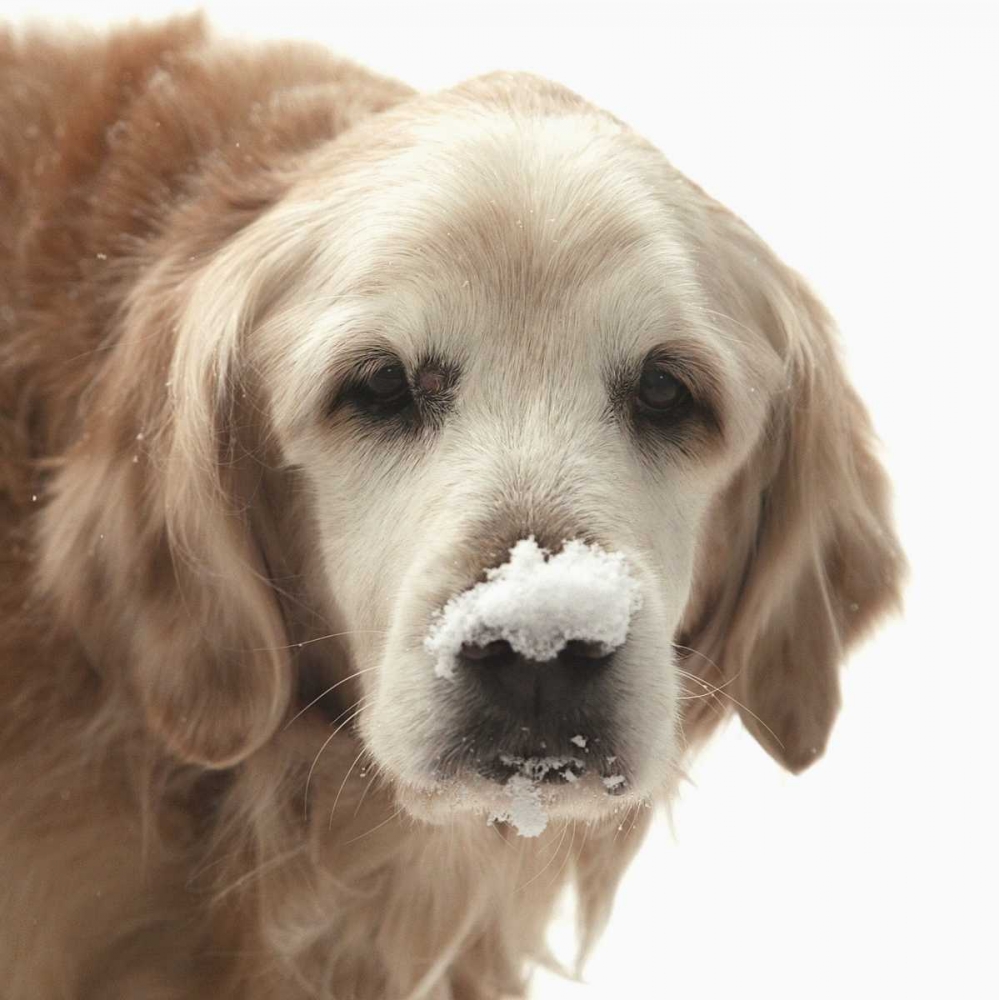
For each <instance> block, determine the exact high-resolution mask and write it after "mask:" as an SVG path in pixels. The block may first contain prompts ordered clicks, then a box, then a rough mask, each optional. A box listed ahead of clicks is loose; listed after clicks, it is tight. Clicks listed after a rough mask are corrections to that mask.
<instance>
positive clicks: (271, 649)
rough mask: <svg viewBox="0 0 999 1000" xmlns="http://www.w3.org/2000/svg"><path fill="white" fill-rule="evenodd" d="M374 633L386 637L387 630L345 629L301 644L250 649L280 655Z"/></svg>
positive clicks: (305, 640) (252, 651)
mask: <svg viewBox="0 0 999 1000" xmlns="http://www.w3.org/2000/svg"><path fill="white" fill-rule="evenodd" d="M369 632H370V633H375V634H378V635H387V634H388V629H384V628H352V629H347V630H346V631H344V632H330V633H329V634H328V635H319V636H316V637H315V638H313V639H303V640H302V641H301V642H290V643H288V645H287V646H260V647H259V648H257V649H251V650H250V652H251V653H280V652H284V651H286V650H290V649H302V648H303V647H304V646H311V645H312V644H313V643H316V642H325V641H326V640H327V639H339V638H340V637H341V636H345V635H363V634H366V633H369Z"/></svg>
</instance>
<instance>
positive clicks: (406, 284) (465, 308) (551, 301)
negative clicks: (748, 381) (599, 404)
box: [354, 117, 693, 365]
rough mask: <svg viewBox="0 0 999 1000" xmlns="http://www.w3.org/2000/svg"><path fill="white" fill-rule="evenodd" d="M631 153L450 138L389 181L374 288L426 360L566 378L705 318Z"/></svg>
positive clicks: (385, 171)
mask: <svg viewBox="0 0 999 1000" xmlns="http://www.w3.org/2000/svg"><path fill="white" fill-rule="evenodd" d="M629 149H630V147H629V146H628V144H627V143H623V142H622V141H620V139H619V137H617V136H616V135H614V134H610V135H605V134H601V133H597V134H595V133H594V129H593V123H592V121H590V120H584V119H579V120H565V119H555V120H539V121H528V122H522V121H521V122H517V121H510V120H507V119H504V118H502V117H497V118H496V119H495V120H493V121H490V122H489V124H488V127H484V128H483V129H481V130H479V131H475V130H473V132H472V134H470V135H465V134H460V135H454V134H448V133H447V131H446V130H443V131H442V132H441V133H440V134H438V135H436V136H435V138H434V141H427V142H424V143H420V144H417V145H416V146H414V147H413V148H411V149H409V150H407V151H406V153H405V154H404V155H400V156H398V157H395V158H393V159H391V160H390V161H389V162H388V163H386V164H384V165H383V166H382V168H381V176H382V179H383V180H385V181H389V182H390V183H387V184H386V185H385V186H384V187H383V188H382V189H381V190H382V191H383V192H384V197H380V198H379V200H378V204H377V205H376V206H374V207H373V208H372V209H371V216H370V218H369V220H368V222H367V224H365V225H364V240H363V242H364V244H366V252H364V253H362V254H360V255H359V256H356V257H355V258H354V262H355V266H356V267H357V268H358V278H359V283H360V284H361V285H363V287H365V288H366V289H367V290H368V291H369V292H371V293H373V298H374V299H376V300H377V301H378V302H379V308H380V309H382V310H385V311H387V312H389V313H392V314H394V315H395V316H396V317H397V318H399V319H403V318H405V322H404V323H403V324H400V325H401V326H403V325H404V326H405V327H406V328H407V330H408V333H407V334H406V336H407V339H412V340H413V341H414V344H413V347H414V348H416V347H417V346H418V343H416V342H418V341H419V340H420V339H421V338H422V339H424V340H426V339H427V338H430V339H432V340H433V341H434V346H435V347H438V348H447V349H453V350H455V351H457V352H461V351H463V350H466V351H467V350H468V349H469V347H470V345H471V344H472V343H474V345H475V346H476V348H477V349H478V350H480V351H485V352H486V353H488V351H489V348H490V346H495V347H496V349H497V350H499V351H511V350H513V351H515V352H516V353H517V354H518V355H519V356H524V355H533V356H536V357H539V358H540V357H542V356H544V355H545V354H550V353H551V351H553V350H554V351H556V352H559V353H560V357H559V358H558V360H559V361H560V363H561V364H563V365H565V364H569V363H570V362H571V357H570V356H569V355H566V354H565V353H564V352H565V351H566V349H568V348H571V349H572V350H573V352H574V353H573V355H572V357H580V355H581V354H582V355H584V356H585V355H586V354H587V352H588V351H591V350H592V351H602V352H604V353H606V350H607V346H608V345H617V348H618V349H619V350H620V351H622V352H624V353H633V350H634V349H635V345H637V344H640V343H642V342H644V341H648V342H649V343H655V342H656V340H659V339H662V338H663V337H664V336H665V335H666V333H667V328H668V327H670V326H679V325H681V323H682V320H683V319H684V312H685V310H688V311H689V309H690V307H691V304H690V302H689V300H688V299H686V298H685V297H684V295H682V294H680V292H679V291H678V290H681V289H689V288H691V287H692V285H693V282H692V279H691V274H692V271H693V265H692V262H691V261H690V260H689V258H688V256H687V253H686V251H685V249H684V245H683V242H682V240H680V239H679V238H678V237H677V236H676V234H675V233H672V232H671V227H670V218H669V211H668V207H667V206H666V205H664V204H663V203H662V201H661V200H660V199H659V198H658V197H657V193H656V192H654V191H653V190H652V189H651V188H650V186H649V184H648V182H647V179H646V178H645V177H644V176H643V174H642V172H641V170H640V169H638V168H637V167H636V165H635V163H634V162H632V159H631V158H630V152H629Z"/></svg>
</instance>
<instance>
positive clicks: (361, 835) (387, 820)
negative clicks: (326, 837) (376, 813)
mask: <svg viewBox="0 0 999 1000" xmlns="http://www.w3.org/2000/svg"><path fill="white" fill-rule="evenodd" d="M405 811H406V810H405V808H404V807H403V806H399V808H398V809H396V811H395V812H394V813H392V815H391V816H387V817H386V818H385V819H383V820H382V821H381V822H380V823H376V824H375V825H374V826H373V827H371V829H370V830H365V831H364V833H359V834H358V835H357V836H356V837H351V838H350V840H345V841H343V846H344V847H347V846H348V845H350V844H356V843H357V841H359V840H364V838H365V837H370V836H371V834H373V833H375V832H376V831H378V830H380V829H381V828H382V827H383V826H386V825H387V824H389V823H391V822H392V820H394V819H398V818H399V817H400V816H401V815H402V814H403V813H404V812H405Z"/></svg>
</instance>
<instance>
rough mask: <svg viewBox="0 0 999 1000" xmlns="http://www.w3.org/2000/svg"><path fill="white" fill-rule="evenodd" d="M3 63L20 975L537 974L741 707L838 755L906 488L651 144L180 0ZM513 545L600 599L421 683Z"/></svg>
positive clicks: (457, 981) (26, 978)
mask: <svg viewBox="0 0 999 1000" xmlns="http://www.w3.org/2000/svg"><path fill="white" fill-rule="evenodd" d="M0 93H2V95H3V108H4V111H3V115H2V117H0V213H2V220H3V225H2V228H0V406H2V409H0V449H2V452H0V454H2V465H0V468H2V480H0V487H2V489H0V531H2V545H0V566H2V577H0V614H2V621H3V628H2V630H0V664H2V666H0V713H2V715H0V719H2V724H0V874H2V877H0V886H2V887H3V888H2V890H0V892H2V898H3V905H2V908H0V970H2V976H3V981H4V983H5V984H6V996H8V997H10V998H11V1000H22V998H23V1000H28V998H30V1000H55V998H69V997H73V998H80V1000H83V998H87V1000H90V998H94V1000H97V998H116V1000H119V998H121V1000H129V998H142V1000H153V998H155V1000H167V998H170V1000H173V998H184V1000H199V998H206V1000H207V998H212V1000H224V998H240V1000H255V998H261V1000H262V998H268V1000H276V998H279V997H280V998H282V1000H291V998H306V997H310V998H311V997H323V998H337V1000H368V998H372V1000H373V998H380V1000H386V998H388V1000H402V998H407V1000H417V998H434V1000H446V998H447V1000H485V998H496V997H499V996H507V995H515V996H520V995H523V992H524V990H525V989H526V986H527V981H528V977H529V974H530V969H531V968H532V966H533V965H534V964H536V963H537V962H541V961H545V959H546V955H545V950H544V937H545V928H546V924H547V922H548V919H549V915H550V914H551V912H552V908H553V905H554V902H555V900H556V899H557V898H558V896H559V895H560V893H561V892H562V891H563V889H564V888H565V886H566V885H570V884H571V885H572V886H573V887H574V889H575V892H576V894H577V898H578V905H579V910H580V924H581V936H580V950H581V954H585V953H586V951H587V950H588V949H589V947H590V946H591V945H592V943H593V941H594V940H595V937H596V935H597V934H598V933H599V931H600V929H601V927H602V925H603V923H604V921H605V920H606V918H607V916H608V913H609V909H610V904H611V899H612V897H613V893H614V888H615V886H616V884H617V882H618V880H619V878H620V876H621V874H622V872H623V871H624V870H625V868H626V867H627V865H628V862H629V860H630V858H631V857H632V856H633V854H634V851H635V850H636V849H637V847H638V845H639V844H640V842H641V839H642V836H643V834H644V832H645V830H646V828H647V826H648V823H649V819H650V816H651V815H652V811H651V810H650V809H649V805H650V804H653V803H657V802H664V801H668V799H669V797H670V795H671V794H672V792H673V790H674V789H675V788H676V786H677V783H678V781H679V780H680V779H681V776H682V773H683V766H684V762H685V761H686V760H687V759H688V758H689V756H690V755H691V754H692V753H694V752H695V751H696V749H697V747H698V746H699V745H700V744H701V743H702V742H703V741H704V740H705V739H706V738H707V736H708V735H709V734H710V733H711V731H712V730H713V729H714V728H715V727H716V726H717V724H718V723H719V721H720V720H721V719H723V718H724V717H725V716H726V715H728V714H729V711H730V709H731V710H734V711H736V712H737V713H738V715H739V716H740V717H741V720H742V722H743V723H744V724H745V726H746V727H748V729H749V731H750V732H751V733H752V735H753V736H754V737H755V738H756V739H757V740H758V741H759V743H760V744H761V745H762V746H763V748H764V749H765V750H766V751H767V752H768V753H769V754H770V755H772V756H773V757H774V758H775V759H776V761H777V762H778V763H779V764H780V765H782V766H783V767H785V768H787V769H789V770H790V771H793V772H798V771H801V770H802V769H804V768H806V767H808V766H809V765H810V764H811V763H813V762H814V761H815V760H816V759H817V758H818V757H819V756H820V755H821V753H822V752H823V749H824V747H825V745H826V741H827V737H828V735H829V731H830V727H831V726H832V724H833V721H834V717H835V715H836V713H837V709H838V704H839V688H838V680H837V672H838V667H839V665H840V663H841V662H842V661H843V659H844V656H845V655H846V653H847V651H848V650H849V649H850V647H851V646H852V644H853V643H855V642H856V641H857V640H858V639H859V638H860V637H862V636H863V635H864V634H865V633H867V632H868V631H869V629H870V628H871V626H872V625H873V624H874V623H875V622H876V621H878V620H879V619H880V618H881V617H882V616H883V615H884V614H885V613H886V612H888V611H890V610H892V609H894V608H895V607H897V605H898V601H899V592H900V585H901V580H902V578H903V574H904V568H905V563H904V557H903V554H902V552H901V550H900V547H899V544H898V542H897V540H896V537H895V535H894V533H893V527H892V520H891V513H890V498H889V484H888V482H887V478H886V474H885V472H884V470H883V468H882V466H881V464H880V462H879V459H878V457H877V445H876V441H875V438H874V435H873V432H872V428H871V423H870V420H869V418H868V415H867V413H866V411H865V409H864V407H863V405H862V403H861V401H860V400H859V398H858V396H857V394H856V393H855V391H854V389H853V388H852V387H851V385H850V383H849V381H848V379H847V377H846V375H845V373H844V369H843V366H842V364H841V362H840V360H839V358H838V347H837V342H836V335H835V332H834V327H833V323H832V321H831V319H830V317H829V315H828V313H827V312H826V311H825V309H824V308H823V307H822V306H821V305H820V304H819V302H818V301H817V300H816V298H815V296H814V295H813V294H812V292H811V291H810V290H809V289H808V287H807V286H806V285H805V283H804V282H803V280H802V279H801V278H800V277H799V276H798V275H797V274H796V273H795V272H793V271H792V270H790V269H789V268H788V267H787V266H786V265H784V264H783V263H782V262H781V261H780V260H778V259H777V257H776V256H775V255H774V254H773V253H772V252H771V251H770V250H769V249H768V248H767V247H766V246H765V245H764V244H763V242H762V241H761V240H760V239H759V238H758V237H757V236H756V235H755V234H754V233H753V232H752V231H751V230H750V229H749V228H748V227H747V226H746V225H745V224H744V223H742V222H741V221H740V220H739V219H738V218H736V217H735V216H734V215H733V214H732V213H730V212H729V211H727V210H726V209H724V208H723V207H722V206H720V205H719V204H718V203H716V202H715V201H713V200H712V199H711V198H710V197H709V196H708V195H707V194H705V193H704V192H703V191H702V190H701V189H700V188H699V187H697V186H696V185H695V184H693V183H692V182H691V181H689V180H688V179H687V178H686V177H684V176H683V175H682V174H680V173H679V172H678V171H676V170H675V169H674V168H673V167H672V166H671V165H670V164H669V163H668V162H667V161H666V159H665V158H664V157H663V155H662V154H661V153H660V152H659V151H658V150H657V149H656V148H654V147H653V146H652V145H651V144H650V143H648V142H646V141H645V140H644V139H642V138H641V137H640V136H638V135H636V134H635V133H634V132H633V131H632V130H631V129H630V128H629V127H628V126H627V125H625V124H624V123H623V122H621V121H619V120H618V119H617V118H614V117H612V116H611V115H609V114H608V113H606V112H604V111H602V110H599V109H597V108H595V107H593V106H592V105H590V104H589V103H587V102H586V101H585V100H583V99H582V98H581V97H579V96H577V95H576V94H574V93H572V92H571V91H569V90H567V89H565V88H564V87H561V86H559V85H557V84H554V83H551V82H548V81H546V80H544V79H540V78H537V77H535V76H531V75H528V74H523V73H494V74H490V75H487V76H483V77H480V78H477V79H473V80H471V81H469V82H466V83H463V84H461V85H460V86H456V87H453V88H451V89H449V90H446V91H444V92H442V93H438V94H431V95H424V94H417V93H416V92H414V91H413V90H412V89H411V88H409V87H407V86H405V85H403V84H401V83H398V82H396V81H394V80H390V79H387V78H384V77H381V76H378V75H376V74H373V73H370V72H368V71H366V70H365V69H363V68H361V67H359V66H356V65H353V64H351V63H349V62H347V61H344V60H343V59H340V58H336V57H334V56H332V55H330V54H328V53H327V52H325V51H322V50H320V49H318V48H315V47H311V46H307V45H302V44H295V45H290V44H289V45H267V46H263V45H261V46H251V45H249V44H236V43H229V42H226V41H224V40H218V39H215V38H213V37H212V36H211V35H210V32H209V31H208V30H207V29H206V27H205V26H204V25H203V24H202V22H201V21H200V20H199V19H197V18H194V19H191V18H186V19H180V20H175V21H171V22H167V23H165V24H160V25H155V26H148V27H145V26H131V27H128V28H124V29H119V30H116V31H114V32H112V33H108V34H104V35H99V36H97V35H94V36H91V35H72V36H71V35H68V34H59V33H48V32H46V31H39V30H33V31H23V30H21V31H14V30H6V31H5V32H4V33H2V34H0ZM570 556H572V558H573V559H575V558H576V557H577V556H578V558H579V559H581V560H583V562H579V563H570ZM563 557H564V558H563ZM518 560H519V562H518ZM525 560H527V561H528V562H530V565H531V566H533V569H531V570H530V573H529V574H528V575H527V576H525V577H524V578H523V579H527V580H532V581H533V580H538V579H541V577H540V576H538V575H537V574H544V573H548V574H549V575H552V580H555V582H550V583H547V584H545V585H544V588H542V590H543V592H544V594H545V595H547V596H546V599H547V597H548V596H551V595H555V597H554V598H553V599H554V600H556V603H557V601H559V600H561V601H562V604H561V605H560V607H563V608H565V607H568V604H572V605H573V607H576V609H577V610H578V609H579V608H582V609H583V610H584V611H585V613H581V615H580V614H577V615H576V618H577V619H579V618H580V617H582V619H585V621H583V623H582V624H578V623H577V625H575V626H573V627H572V628H574V629H575V631H572V629H570V627H569V626H568V625H566V626H565V627H564V628H562V626H559V628H560V629H561V632H559V636H558V637H557V638H558V641H557V642H556V643H555V644H554V645H552V646H551V647H550V648H547V652H545V653H544V654H542V653H538V652H536V651H535V652H532V650H535V647H534V646H531V645H530V644H527V645H525V644H524V643H526V642H527V640H526V639H523V635H522V634H521V633H517V634H518V635H521V639H522V640H523V641H522V642H521V644H520V645H518V642H517V641H515V639H514V638H511V636H514V632H513V631H511V629H510V628H506V630H504V628H505V626H503V621H500V625H498V626H496V628H494V630H493V631H492V632H490V633H489V634H488V635H487V634H486V633H484V632H481V633H474V634H472V633H460V632H459V633H457V634H458V638H457V639H456V640H455V641H454V642H453V643H452V647H453V648H452V650H451V654H449V655H450V656H451V659H450V660H449V661H448V662H447V665H446V666H447V669H435V666H434V655H433V654H432V652H431V649H432V644H431V643H432V639H433V636H434V635H435V634H436V633H434V629H435V628H440V627H442V626H441V623H442V621H444V620H445V616H446V615H447V614H450V612H449V611H448V609H449V608H452V609H453V608H454V607H457V606H458V605H456V604H455V603H454V602H455V601H459V599H462V595H468V594H478V595H480V596H481V594H482V593H484V592H483V591H479V590H476V588H479V587H482V586H485V585H489V586H493V584H494V583H496V582H497V581H498V580H500V579H501V578H502V579H504V580H507V582H508V583H509V581H510V580H514V581H516V579H518V577H516V574H515V573H514V568H515V567H516V566H520V565H521V564H523V565H527V562H525ZM531 560H533V562H531ZM559 560H562V561H559ZM586 560H589V562H586ZM611 563H613V566H614V567H616V569H615V570H614V571H615V572H618V571H620V573H621V574H622V576H621V577H620V580H619V585H618V584H614V585H613V586H610V587H609V589H608V588H607V587H605V588H604V590H600V589H599V586H598V585H599V584H600V580H604V582H606V581H607V580H609V579H611V578H610V577H607V576H606V575H605V576H604V577H600V575H599V574H600V572H604V570H603V569H600V567H605V568H606V566H610V565H611ZM591 564H592V566H594V567H597V570H599V572H597V570H594V571H593V572H591V571H590V569H587V568H586V567H589V566H591ZM598 564H599V565H598ZM577 565H578V566H581V567H583V569H582V570H579V572H578V573H577V571H576V570H575V569H574V568H573V567H575V566H577ZM584 570H585V572H584ZM557 571H558V572H562V574H563V575H562V577H561V578H559V579H562V580H563V582H562V583H559V582H558V581H557V580H556V576H557ZM525 572H527V571H525ZM608 572H610V571H609V570H608ZM504 574H506V575H505V576H504ZM530 574H534V575H530ZM553 574H554V575H553ZM570 578H571V579H572V581H573V583H572V587H573V588H575V589H572V590H571V594H572V595H573V596H572V599H571V601H570V600H569V599H568V598H565V596H564V595H565V594H567V593H570V591H569V590H565V589H561V588H564V587H565V586H568V584H565V583H564V581H565V580H566V579H570ZM546 579H547V577H546ZM615 579H616V578H615ZM594 581H596V582H594ZM623 581H627V587H628V588H629V589H628V593H629V594H631V595H632V596H633V597H634V598H635V599H634V600H633V601H632V602H631V603H630V604H629V605H628V608H626V609H625V613H624V617H623V618H622V619H621V622H622V623H623V626H622V627H623V632H622V633H621V635H619V636H618V638H617V639H615V640H614V641H613V642H609V641H603V640H602V641H597V640H596V639H594V638H593V636H595V635H597V632H593V633H592V634H591V632H589V631H587V630H586V629H587V627H588V626H587V624H586V622H587V621H589V620H590V619H591V618H592V619H594V620H600V619H602V617H603V615H604V611H603V610H602V609H603V602H604V601H605V600H612V599H613V597H614V595H615V594H618V595H619V594H620V593H621V592H622V591H621V590H620V587H624V586H625V583H624V582H623ZM518 586H519V585H517V584H516V583H514V584H511V587H512V591H511V592H512V593H515V594H516V593H523V592H522V591H519V590H518V589H517V587H518ZM545 588H547V589H545ZM594 588H596V589H594ZM490 593H492V591H490ZM559 594H562V595H563V596H562V597H558V595H559ZM601 595H603V596H601ZM476 599H478V598H476ZM468 600H471V598H469V599H468ZM577 600H578V601H579V602H582V603H581V604H579V605H578V607H577V605H576V603H575V602H577ZM521 603H522V604H523V601H522V602H521ZM553 607H555V606H554V605H553ZM528 610H530V609H528ZM569 610H572V609H569ZM557 611H558V608H556V611H553V612H552V613H553V614H555V613H556V612H557ZM545 614H547V612H545ZM545 614H535V616H534V619H533V621H534V624H530V623H528V624H527V625H524V628H525V629H527V631H528V632H531V630H532V629H535V628H536V627H540V626H538V625H537V622H538V621H541V620H542V619H543V620H545V621H547V620H548V619H547V618H546V617H545ZM504 621H505V619H504ZM525 621H528V619H526V618H525ZM597 624H599V621H597ZM594 627H595V626H594ZM511 628H512V626H511ZM531 634H533V633H531ZM601 634H602V633H601ZM476 636H478V638H476ZM528 638H530V637H528ZM525 807H526V809H527V811H528V813H530V815H529V816H528V817H527V818H526V819H525V817H524V808H525Z"/></svg>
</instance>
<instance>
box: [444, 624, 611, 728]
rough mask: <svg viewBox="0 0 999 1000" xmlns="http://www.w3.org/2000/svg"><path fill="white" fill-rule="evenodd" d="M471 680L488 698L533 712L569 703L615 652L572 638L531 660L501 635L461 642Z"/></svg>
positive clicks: (503, 705)
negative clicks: (548, 654) (546, 657)
mask: <svg viewBox="0 0 999 1000" xmlns="http://www.w3.org/2000/svg"><path fill="white" fill-rule="evenodd" d="M459 656H460V659H461V660H462V663H463V665H464V666H465V667H466V668H467V669H468V671H469V673H470V675H471V677H472V678H474V681H473V682H474V683H475V684H476V685H477V686H478V687H479V688H480V689H481V690H482V692H483V693H484V694H485V695H486V697H487V698H488V699H489V700H490V702H492V703H494V704H495V705H496V706H497V707H498V708H501V709H503V710H505V711H506V712H509V713H511V714H513V715H517V716H526V717H537V716H541V715H543V714H549V713H551V712H552V711H553V710H554V709H556V708H560V709H562V710H566V709H572V708H574V707H576V706H578V704H579V703H580V702H581V701H582V700H583V698H584V695H585V693H586V691H587V689H588V688H589V686H590V684H591V683H592V682H593V681H594V680H596V678H597V677H598V676H599V675H601V674H603V673H604V672H605V671H606V670H607V669H608V668H609V667H610V665H611V662H612V661H613V659H614V652H613V651H608V650H607V648H606V647H605V646H604V645H603V644H602V643H598V642H586V641H583V640H579V639H574V640H571V641H569V642H568V643H566V645H565V646H564V647H563V648H562V649H561V650H560V651H559V653H558V655H557V656H555V658H554V659H551V660H544V661H538V660H532V659H529V658H528V657H526V656H524V655H522V654H521V653H518V652H516V650H514V649H513V647H512V646H511V645H510V643H509V642H507V641H506V640H505V639H498V640H496V641H494V642H490V643H487V644H486V645H484V646H476V645H470V644H466V645H464V646H462V648H461V652H460V654H459Z"/></svg>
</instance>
